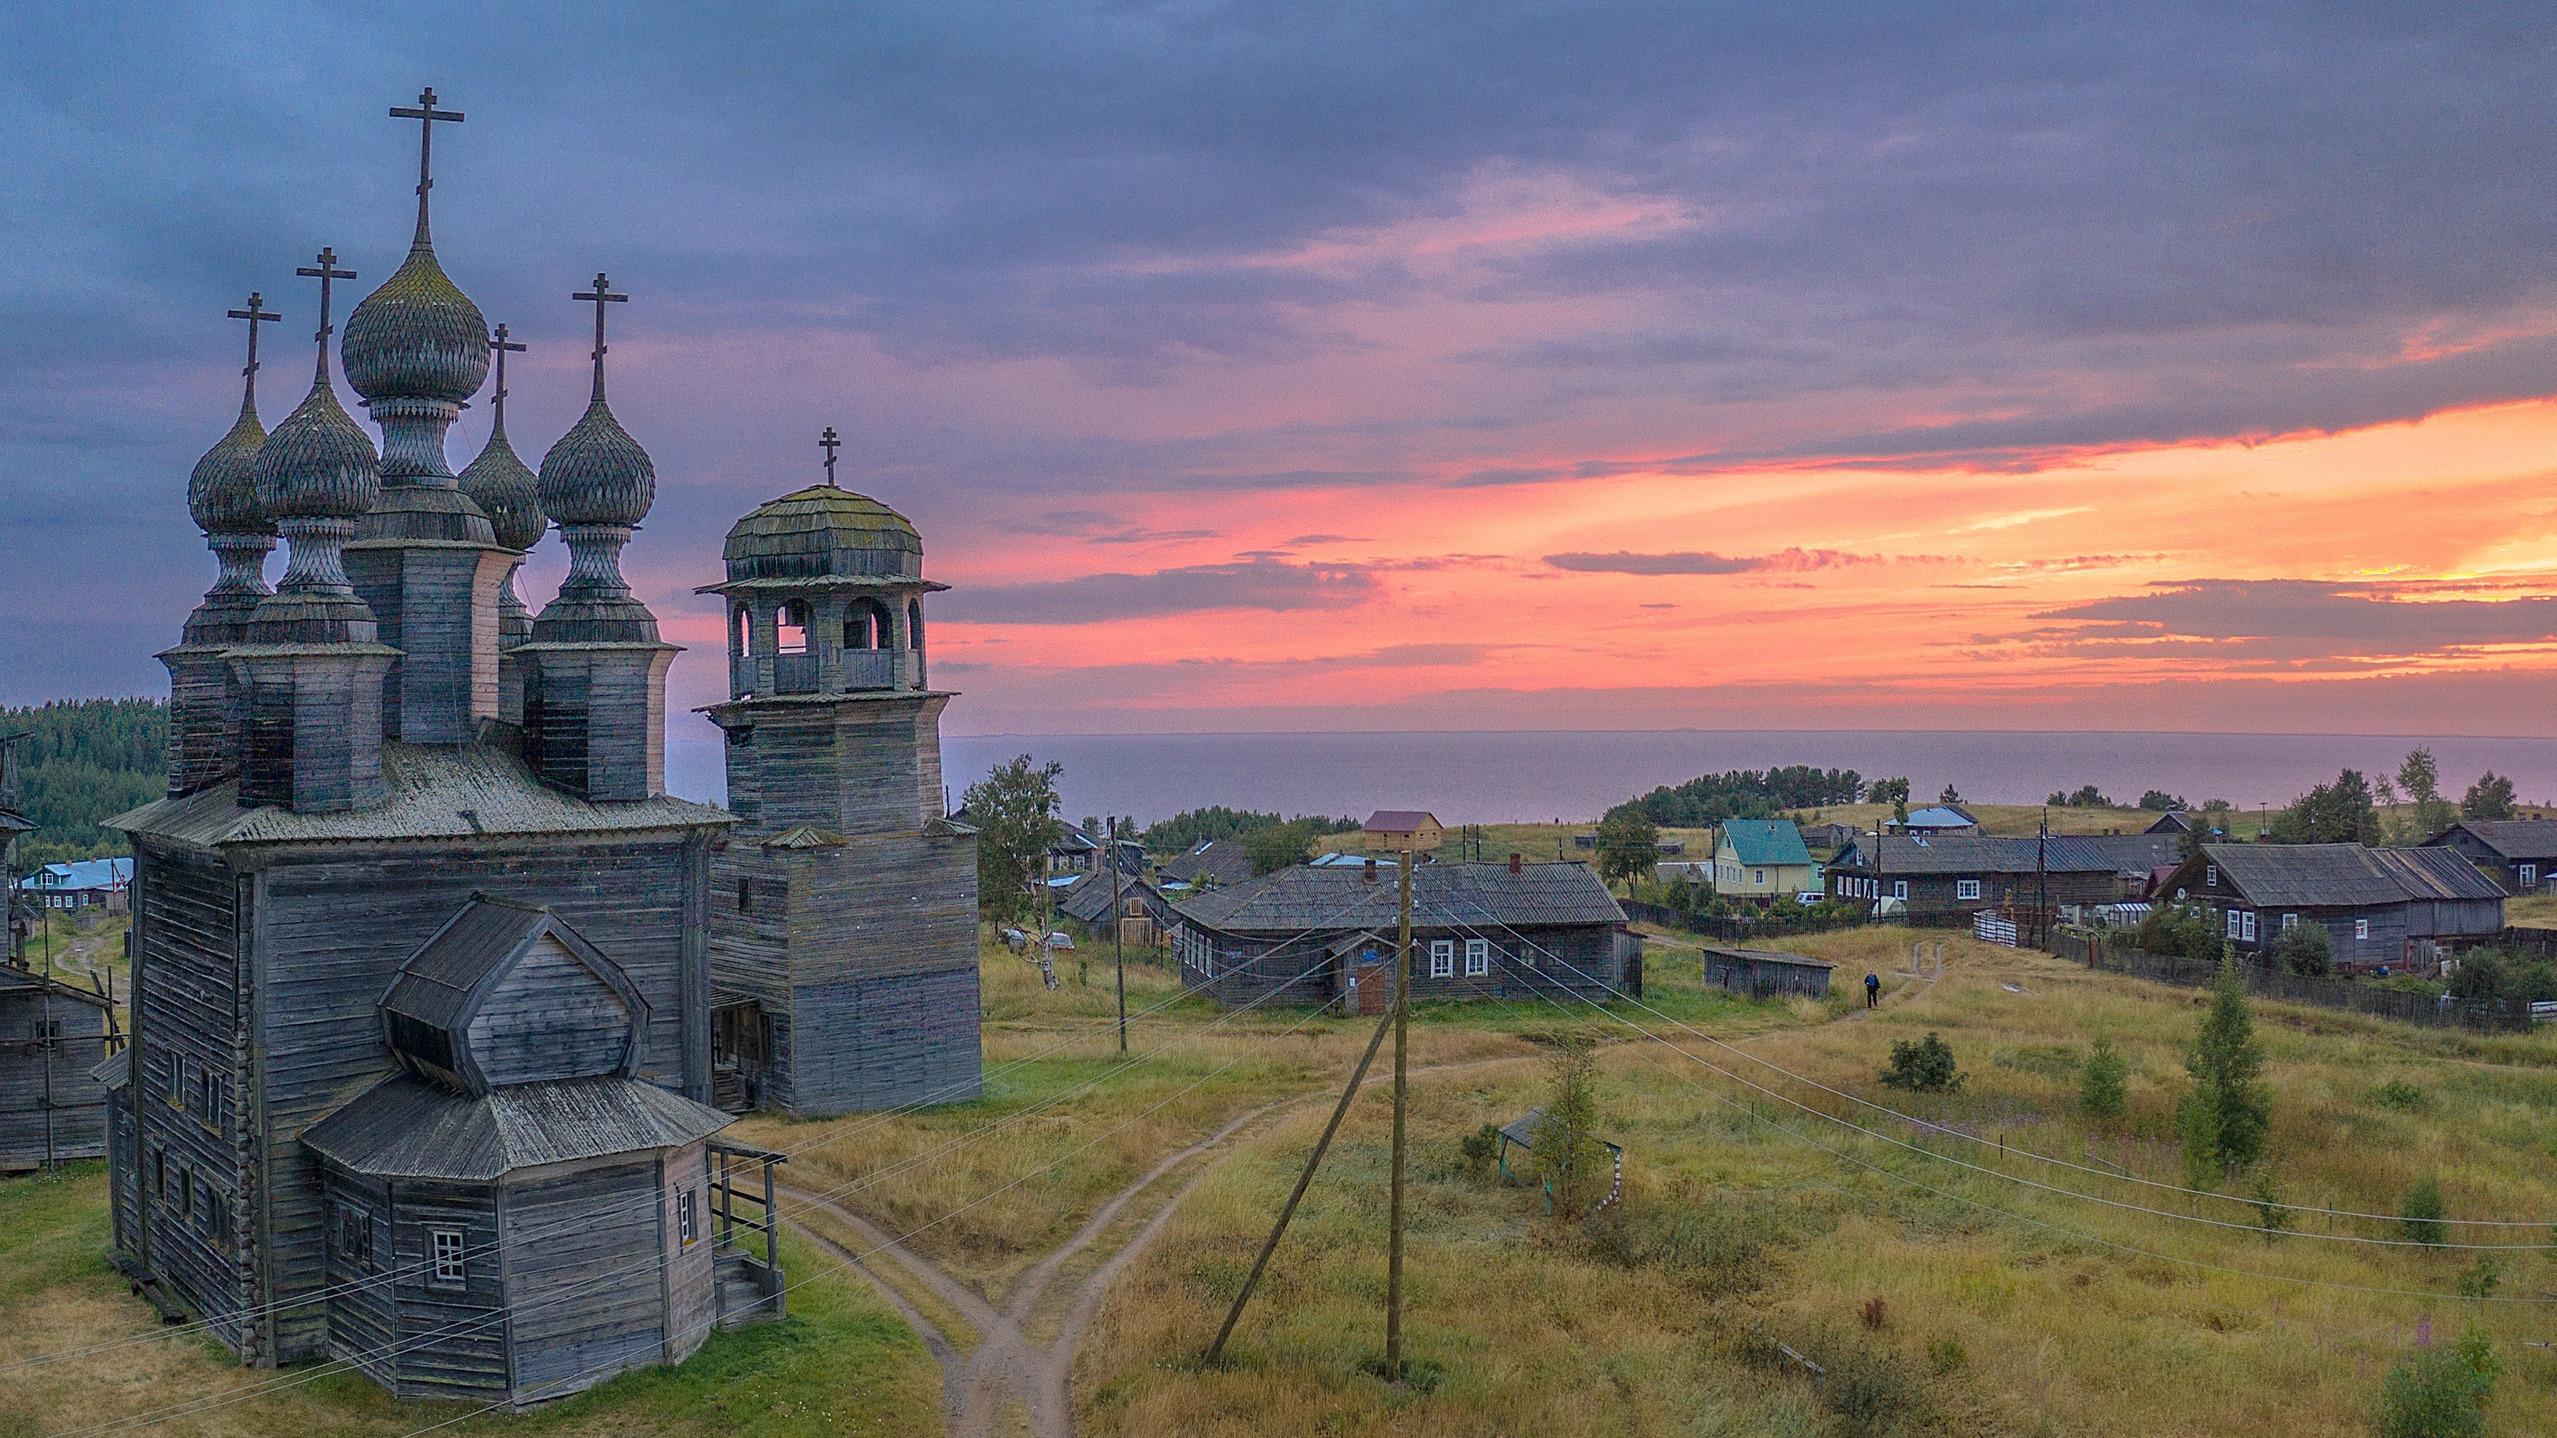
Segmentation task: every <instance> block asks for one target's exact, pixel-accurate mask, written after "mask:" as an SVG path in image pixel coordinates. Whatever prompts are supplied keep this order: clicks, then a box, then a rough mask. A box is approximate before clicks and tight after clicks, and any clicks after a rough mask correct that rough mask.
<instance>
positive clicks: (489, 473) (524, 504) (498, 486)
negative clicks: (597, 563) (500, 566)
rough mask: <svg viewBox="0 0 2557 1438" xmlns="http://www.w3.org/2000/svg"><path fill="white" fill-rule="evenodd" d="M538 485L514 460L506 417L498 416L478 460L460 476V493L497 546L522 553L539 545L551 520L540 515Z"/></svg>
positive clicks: (471, 463) (525, 468) (465, 467)
mask: <svg viewBox="0 0 2557 1438" xmlns="http://www.w3.org/2000/svg"><path fill="white" fill-rule="evenodd" d="M540 483H541V482H540V481H539V480H537V479H535V478H534V477H533V471H532V470H531V468H530V467H528V466H527V465H526V464H525V463H524V461H522V460H520V459H518V458H516V457H515V447H514V446H513V445H511V444H508V443H507V442H506V417H505V415H504V414H503V413H501V414H499V415H498V417H497V423H496V425H495V426H494V427H492V428H491V429H490V430H489V432H488V444H487V445H486V446H485V447H483V448H482V449H481V450H480V452H479V458H477V459H474V460H472V461H471V462H470V463H469V464H468V465H465V466H464V467H463V469H462V473H461V486H462V493H464V494H466V495H469V496H470V497H471V499H472V501H473V502H475V503H477V504H478V505H479V507H480V509H481V510H482V511H483V512H485V513H486V514H487V515H488V522H489V525H490V526H491V527H492V528H493V529H494V530H495V531H496V534H497V542H498V543H499V544H502V545H504V546H506V547H507V548H508V549H517V550H522V549H530V548H532V547H533V546H534V545H536V544H539V543H540V542H541V538H542V531H543V529H545V528H547V527H548V526H549V523H550V521H549V519H548V518H547V517H546V516H544V515H543V513H542V497H541V489H540Z"/></svg>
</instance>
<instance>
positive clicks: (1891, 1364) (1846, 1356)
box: [1820, 1342, 1927, 1434]
mask: <svg viewBox="0 0 2557 1438" xmlns="http://www.w3.org/2000/svg"><path fill="white" fill-rule="evenodd" d="M1822 1357H1823V1360H1824V1366H1826V1367H1827V1368H1828V1370H1829V1376H1828V1377H1827V1378H1825V1379H1823V1380H1822V1381H1821V1384H1820V1401H1821V1402H1822V1403H1823V1404H1826V1405H1827V1406H1828V1409H1829V1411H1830V1412H1832V1413H1834V1414H1836V1415H1837V1416H1838V1427H1839V1428H1840V1429H1841V1430H1842V1431H1844V1432H1847V1433H1853V1434H1880V1433H1890V1432H1894V1431H1897V1430H1901V1429H1903V1428H1905V1427H1909V1426H1914V1425H1911V1424H1910V1423H1909V1421H1908V1420H1911V1419H1913V1418H1917V1417H1918V1416H1919V1415H1921V1414H1922V1413H1923V1412H1924V1411H1925V1409H1926V1402H1927V1393H1926V1385H1925V1384H1924V1383H1923V1382H1921V1381H1920V1380H1919V1379H1918V1377H1917V1376H1916V1375H1915V1374H1913V1373H1911V1372H1910V1371H1909V1366H1908V1364H1907V1363H1905V1362H1904V1361H1902V1359H1901V1358H1900V1356H1899V1355H1898V1354H1896V1353H1893V1352H1892V1351H1891V1350H1890V1349H1888V1348H1885V1347H1883V1346H1882V1345H1881V1344H1878V1343H1865V1342H1852V1343H1840V1344H1837V1345H1835V1346H1834V1347H1833V1348H1832V1349H1831V1350H1830V1351H1829V1352H1827V1353H1826V1354H1824V1355H1822Z"/></svg>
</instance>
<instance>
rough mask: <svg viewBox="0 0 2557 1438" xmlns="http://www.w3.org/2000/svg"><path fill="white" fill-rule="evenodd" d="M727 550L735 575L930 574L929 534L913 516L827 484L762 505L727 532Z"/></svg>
mask: <svg viewBox="0 0 2557 1438" xmlns="http://www.w3.org/2000/svg"><path fill="white" fill-rule="evenodd" d="M725 555H726V558H727V561H728V578H729V580H730V581H731V582H734V581H737V580H741V579H813V578H821V577H828V576H835V577H845V576H856V575H877V576H894V577H903V578H914V577H919V576H921V575H922V573H923V538H922V536H921V535H919V534H917V533H916V532H915V527H914V524H913V523H912V522H911V521H909V520H908V519H907V518H906V517H905V516H904V515H902V514H899V513H897V512H896V511H895V510H893V509H890V508H889V507H888V506H886V505H884V504H881V503H880V502H879V501H877V500H875V499H872V498H871V497H870V496H868V495H866V494H856V493H854V492H853V491H851V490H849V489H837V488H835V487H833V486H832V485H825V484H812V485H809V486H808V487H807V488H805V489H798V490H793V491H791V492H790V493H788V494H785V495H783V496H782V497H780V498H779V499H776V500H772V501H771V502H769V503H766V504H762V505H758V506H757V507H756V508H755V509H754V510H753V511H751V512H750V513H748V514H747V515H746V517H745V518H743V519H740V520H738V521H737V523H736V525H735V526H734V527H732V528H731V529H730V530H729V531H728V543H727V547H726V551H725Z"/></svg>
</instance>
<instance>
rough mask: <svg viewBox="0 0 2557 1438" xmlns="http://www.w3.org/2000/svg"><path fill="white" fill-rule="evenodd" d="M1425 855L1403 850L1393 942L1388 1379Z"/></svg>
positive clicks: (1399, 1310) (1394, 1345)
mask: <svg viewBox="0 0 2557 1438" xmlns="http://www.w3.org/2000/svg"><path fill="white" fill-rule="evenodd" d="M1419 857H1420V856H1419V855H1417V854H1415V853H1413V852H1412V851H1411V850H1410V849H1405V850H1403V851H1402V862H1401V863H1399V864H1398V865H1396V867H1397V868H1399V869H1401V870H1402V897H1401V900H1400V902H1399V904H1398V907H1399V909H1400V910H1401V914H1400V917H1399V919H1398V920H1397V923H1396V936H1395V943H1394V1188H1393V1198H1392V1204H1391V1208H1390V1210H1389V1212H1388V1215H1387V1218H1386V1224H1387V1236H1386V1248H1385V1381H1386V1382H1388V1383H1394V1384H1400V1383H1401V1382H1402V1381H1403V1158H1404V1151H1405V1146H1404V1142H1403V1126H1404V1112H1405V1110H1406V1108H1407V1107H1408V1106H1409V1105H1408V1101H1407V1098H1408V1092H1409V1084H1410V1048H1411V1026H1412V870H1413V869H1415V868H1418V867H1419V864H1418V863H1417V862H1416V861H1417V860H1418V858H1419Z"/></svg>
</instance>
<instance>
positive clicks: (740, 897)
mask: <svg viewBox="0 0 2557 1438" xmlns="http://www.w3.org/2000/svg"><path fill="white" fill-rule="evenodd" d="M754 901H755V881H754V880H752V879H739V880H738V881H737V912H738V913H741V914H743V913H747V912H749V911H751V910H752V909H753V907H754Z"/></svg>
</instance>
